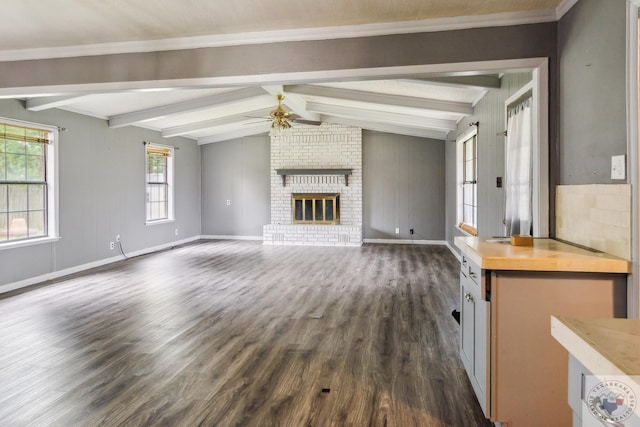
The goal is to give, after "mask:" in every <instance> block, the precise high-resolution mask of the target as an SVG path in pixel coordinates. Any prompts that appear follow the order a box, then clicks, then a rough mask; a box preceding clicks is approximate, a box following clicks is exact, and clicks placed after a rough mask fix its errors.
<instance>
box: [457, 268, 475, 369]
mask: <svg viewBox="0 0 640 427" xmlns="http://www.w3.org/2000/svg"><path fill="white" fill-rule="evenodd" d="M472 291H473V289H472V282H471V279H469V278H468V277H467V276H466V275H465V274H464V272H461V273H460V358H461V359H462V364H463V365H464V368H465V370H466V371H467V374H469V376H470V377H472V376H473V371H474V366H473V359H474V357H473V353H474V347H475V317H476V314H475V304H474V300H473V299H472V298H470V297H469V296H470V295H471V292H472Z"/></svg>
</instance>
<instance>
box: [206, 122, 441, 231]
mask: <svg viewBox="0 0 640 427" xmlns="http://www.w3.org/2000/svg"><path fill="white" fill-rule="evenodd" d="M362 141H363V142H362V144H363V146H362V156H363V165H362V166H363V181H364V183H363V208H364V215H363V216H364V218H363V221H364V224H363V234H364V237H365V238H367V239H396V238H402V239H409V238H410V236H409V229H410V228H413V229H414V230H415V234H414V236H413V237H414V239H429V240H443V239H444V142H443V141H436V140H429V139H423V138H416V137H409V136H401V135H392V134H386V133H377V132H369V131H363V135H362ZM201 150H202V234H203V235H223V236H225V235H233V236H262V226H263V225H264V224H269V223H270V222H271V219H270V206H271V205H270V204H271V200H270V172H269V171H270V169H269V168H270V155H269V137H268V136H255V137H247V138H240V139H235V140H231V141H225V142H218V143H215V144H207V145H204V146H202V147H201ZM227 200H231V205H230V206H227V205H226V201H227ZM395 227H400V229H401V234H400V235H399V236H397V235H396V234H395Z"/></svg>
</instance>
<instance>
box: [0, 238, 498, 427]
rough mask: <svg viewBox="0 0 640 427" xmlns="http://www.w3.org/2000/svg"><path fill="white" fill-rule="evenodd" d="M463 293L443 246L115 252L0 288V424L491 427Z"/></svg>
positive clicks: (233, 245) (218, 246) (245, 246)
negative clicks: (467, 345)
mask: <svg viewBox="0 0 640 427" xmlns="http://www.w3.org/2000/svg"><path fill="white" fill-rule="evenodd" d="M457 299H458V263H457V261H456V259H455V257H453V256H452V255H451V253H450V252H449V250H448V249H446V248H443V247H430V246H398V245H365V246H363V247H362V248H322V247H287V246H263V245H261V244H260V243H258V242H229V241H219V242H203V243H199V244H194V245H189V246H185V247H182V248H177V249H174V250H172V251H167V252H162V253H158V254H154V255H149V256H145V257H139V258H136V259H131V260H127V261H124V262H120V263H117V264H112V265H110V266H108V267H102V268H100V269H96V270H92V271H90V272H88V273H86V274H81V275H77V276H75V277H71V278H68V279H66V280H63V281H60V282H58V283H55V284H52V285H49V286H44V287H41V288H37V289H34V290H30V291H28V292H24V293H19V294H17V295H12V296H8V297H7V296H5V297H4V298H2V299H0V425H2V426H26V425H35V426H40V425H56V426H75V425H81V426H98V425H104V426H116V425H130V426H146V425H167V426H196V425H203V426H245V425H247V426H402V427H405V426H421V427H426V426H454V427H461V426H464V427H467V426H470V427H473V426H489V425H490V423H489V422H488V421H485V420H484V417H483V416H482V411H481V410H480V407H479V406H478V404H477V402H476V400H475V398H474V396H473V392H472V389H471V386H470V384H469V382H468V380H467V378H466V375H465V372H464V370H463V367H462V365H461V362H460V360H459V358H458V350H457V345H458V344H457V340H458V325H457V324H456V323H455V321H454V320H453V318H452V317H451V310H452V308H454V307H456V306H457V305H458V303H457ZM323 389H326V390H325V392H323Z"/></svg>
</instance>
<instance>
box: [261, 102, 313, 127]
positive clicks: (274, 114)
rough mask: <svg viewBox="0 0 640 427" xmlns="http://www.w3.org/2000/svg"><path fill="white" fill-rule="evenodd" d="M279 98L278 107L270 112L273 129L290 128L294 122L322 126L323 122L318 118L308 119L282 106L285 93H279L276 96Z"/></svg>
mask: <svg viewBox="0 0 640 427" xmlns="http://www.w3.org/2000/svg"><path fill="white" fill-rule="evenodd" d="M276 98H277V99H278V107H277V108H276V109H275V110H273V111H271V112H270V113H269V119H270V120H271V129H275V130H285V129H290V128H291V126H292V124H293V123H297V124H304V125H311V126H320V125H321V124H322V122H319V121H316V120H307V119H304V118H302V117H301V116H299V115H297V114H293V113H290V112H289V111H287V110H285V109H284V108H283V107H282V101H283V100H284V95H283V94H281V93H279V94H278V95H277V97H276Z"/></svg>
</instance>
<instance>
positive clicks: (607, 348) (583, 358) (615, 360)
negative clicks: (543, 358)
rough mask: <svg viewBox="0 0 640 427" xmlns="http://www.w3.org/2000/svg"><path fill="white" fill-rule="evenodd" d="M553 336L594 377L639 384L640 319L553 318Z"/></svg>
mask: <svg viewBox="0 0 640 427" xmlns="http://www.w3.org/2000/svg"><path fill="white" fill-rule="evenodd" d="M551 335H553V337H554V338H555V339H556V340H557V341H558V342H559V343H560V344H562V346H563V347H564V348H566V349H567V350H568V351H569V353H571V354H572V355H573V356H574V357H575V358H576V359H578V360H579V361H580V362H581V363H582V364H583V365H584V366H585V367H586V368H587V369H589V370H590V371H591V372H592V373H593V374H594V375H626V376H629V377H630V378H631V379H633V380H634V381H636V382H637V383H638V384H640V320H635V319H589V318H568V317H561V316H558V317H555V316H551Z"/></svg>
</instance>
